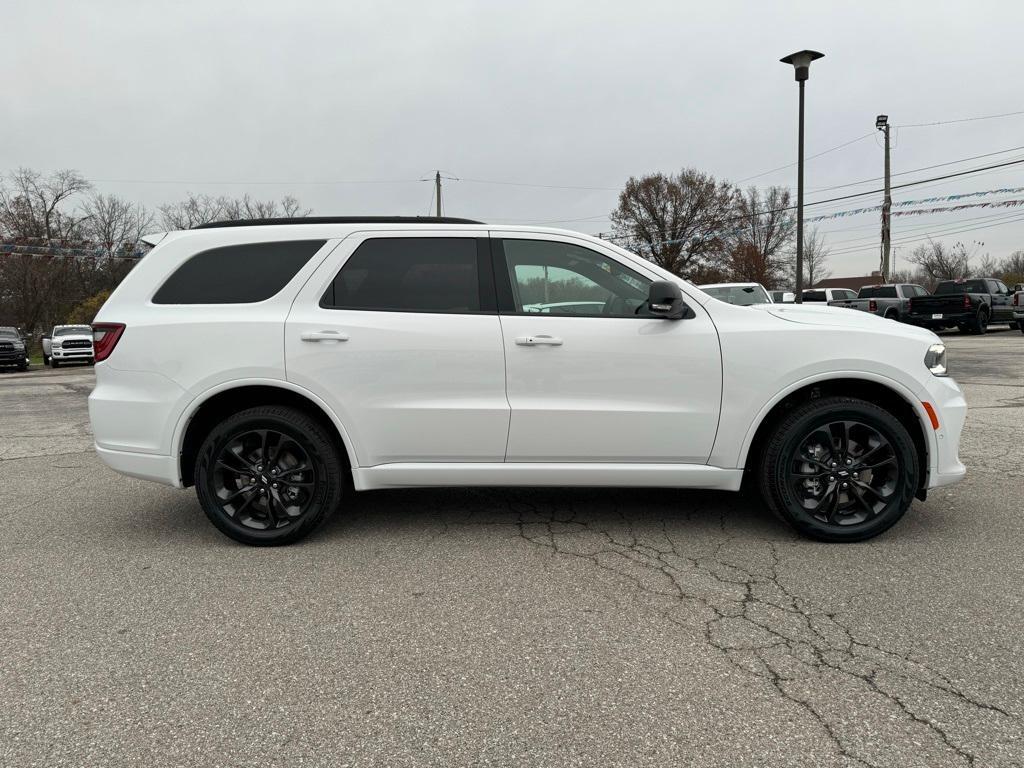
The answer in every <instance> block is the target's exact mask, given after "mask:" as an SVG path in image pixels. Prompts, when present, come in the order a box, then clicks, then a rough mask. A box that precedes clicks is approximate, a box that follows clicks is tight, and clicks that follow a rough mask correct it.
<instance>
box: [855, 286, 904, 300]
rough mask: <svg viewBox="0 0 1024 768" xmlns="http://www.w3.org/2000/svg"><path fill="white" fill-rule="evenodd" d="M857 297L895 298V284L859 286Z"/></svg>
mask: <svg viewBox="0 0 1024 768" xmlns="http://www.w3.org/2000/svg"><path fill="white" fill-rule="evenodd" d="M858 297H859V298H861V299H895V298H896V286H895V285H879V286H877V287H874V288H861V289H860V293H859V294H858Z"/></svg>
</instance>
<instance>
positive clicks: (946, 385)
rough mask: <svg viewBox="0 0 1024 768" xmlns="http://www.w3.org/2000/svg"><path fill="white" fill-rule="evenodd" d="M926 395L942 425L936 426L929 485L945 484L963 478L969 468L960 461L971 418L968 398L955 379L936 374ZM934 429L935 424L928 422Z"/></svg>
mask: <svg viewBox="0 0 1024 768" xmlns="http://www.w3.org/2000/svg"><path fill="white" fill-rule="evenodd" d="M922 399H926V400H927V402H929V403H931V405H932V407H933V408H934V409H935V414H936V416H937V417H938V420H939V428H938V429H934V430H932V434H933V435H934V437H935V441H934V443H933V450H932V456H931V461H930V462H929V468H928V485H927V487H928V488H941V487H942V486H944V485H952V484H953V483H956V482H958V481H960V480H961V479H963V477H964V475H965V474H967V468H966V467H965V466H964V465H963V463H962V462H961V461H960V434H961V432H963V428H964V422H965V421H966V419H967V401H966V400H965V399H964V393H963V392H962V391H961V390H960V386H959V385H958V384H957V383H956V381H955V380H954V379H952V378H951V377H949V376H932V377H931V381H929V382H928V383H927V384H926V385H925V394H924V395H923V397H922ZM927 428H928V429H932V427H931V424H928V425H927Z"/></svg>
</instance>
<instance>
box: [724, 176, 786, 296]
mask: <svg viewBox="0 0 1024 768" xmlns="http://www.w3.org/2000/svg"><path fill="white" fill-rule="evenodd" d="M730 219H731V224H730V230H729V232H728V234H727V238H728V241H729V263H730V267H731V271H732V273H733V279H735V280H741V281H749V282H758V283H761V284H762V285H765V286H766V287H769V288H774V287H775V286H776V284H777V283H779V282H780V280H783V279H784V277H785V274H786V272H787V270H788V269H789V267H790V264H791V256H792V252H791V247H792V244H793V233H794V231H795V229H796V219H795V218H794V216H793V211H792V210H790V204H789V190H788V189H786V188H785V187H769V188H768V189H767V190H765V191H764V192H761V191H760V190H758V189H757V188H756V187H750V188H749V189H748V190H747V191H746V192H745V193H743V194H739V195H737V196H736V198H735V207H734V212H733V215H732V216H730Z"/></svg>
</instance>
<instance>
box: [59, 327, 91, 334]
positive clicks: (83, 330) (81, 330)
mask: <svg viewBox="0 0 1024 768" xmlns="http://www.w3.org/2000/svg"><path fill="white" fill-rule="evenodd" d="M82 334H86V335H90V336H91V335H92V326H89V325H69V326H67V327H66V328H57V329H56V330H54V332H53V335H54V336H81V335H82Z"/></svg>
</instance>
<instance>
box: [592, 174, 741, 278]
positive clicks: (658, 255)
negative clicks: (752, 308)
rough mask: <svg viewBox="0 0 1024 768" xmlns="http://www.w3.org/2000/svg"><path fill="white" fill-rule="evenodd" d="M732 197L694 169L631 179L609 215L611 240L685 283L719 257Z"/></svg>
mask: <svg viewBox="0 0 1024 768" xmlns="http://www.w3.org/2000/svg"><path fill="white" fill-rule="evenodd" d="M735 194H736V193H735V191H734V189H733V187H732V186H731V185H730V184H728V183H727V182H719V181H715V179H714V177H712V176H710V175H708V174H705V173H701V172H699V171H696V170H694V169H685V170H683V171H681V172H679V173H677V174H669V175H665V174H663V173H656V174H652V175H649V176H643V177H641V178H639V179H638V178H635V177H631V178H630V179H629V181H627V182H626V186H625V188H624V189H623V190H622V192H621V193H619V204H618V207H617V208H616V209H615V210H614V211H612V214H611V220H612V224H613V227H614V230H615V236H616V237H617V238H618V239H620V240H621V241H624V242H625V243H626V244H627V247H630V248H633V249H634V250H636V251H637V252H638V253H640V254H641V255H642V256H644V257H645V258H648V259H650V260H651V261H653V262H654V263H655V264H657V265H659V266H661V267H663V268H665V269H667V270H669V271H670V272H673V273H674V274H677V275H681V276H684V277H686V276H688V275H690V274H691V273H692V272H695V271H696V270H697V269H698V268H700V267H701V266H702V262H704V261H706V260H707V259H708V258H709V257H712V256H718V257H720V256H721V254H722V253H723V252H724V250H725V239H724V236H725V233H726V230H727V229H728V226H729V222H730V216H731V215H732V212H733V203H734V199H735Z"/></svg>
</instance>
